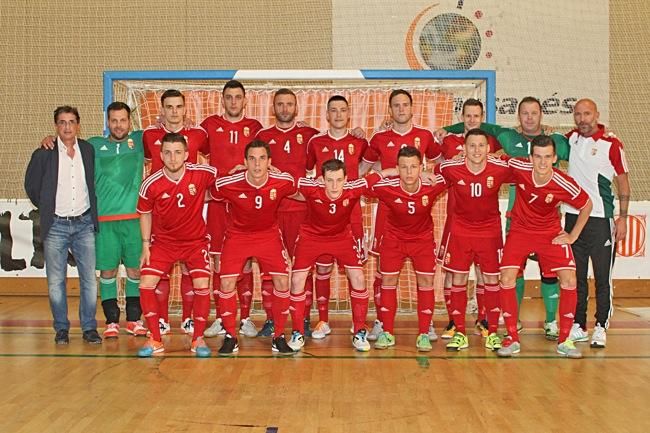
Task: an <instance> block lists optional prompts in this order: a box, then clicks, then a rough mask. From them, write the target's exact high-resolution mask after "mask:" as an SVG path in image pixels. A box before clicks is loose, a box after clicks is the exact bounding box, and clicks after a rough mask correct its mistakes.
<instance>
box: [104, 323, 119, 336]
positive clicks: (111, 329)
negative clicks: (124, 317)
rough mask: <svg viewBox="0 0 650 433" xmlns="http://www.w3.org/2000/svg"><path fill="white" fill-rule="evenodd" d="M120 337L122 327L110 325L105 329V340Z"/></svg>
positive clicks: (115, 324)
mask: <svg viewBox="0 0 650 433" xmlns="http://www.w3.org/2000/svg"><path fill="white" fill-rule="evenodd" d="M119 335H120V325H118V324H117V323H109V324H108V325H106V329H104V338H117V337H118V336H119Z"/></svg>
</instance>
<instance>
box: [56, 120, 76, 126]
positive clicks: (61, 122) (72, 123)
mask: <svg viewBox="0 0 650 433" xmlns="http://www.w3.org/2000/svg"><path fill="white" fill-rule="evenodd" d="M76 124H77V121H76V120H57V121H56V125H57V126H67V125H69V126H75V125H76Z"/></svg>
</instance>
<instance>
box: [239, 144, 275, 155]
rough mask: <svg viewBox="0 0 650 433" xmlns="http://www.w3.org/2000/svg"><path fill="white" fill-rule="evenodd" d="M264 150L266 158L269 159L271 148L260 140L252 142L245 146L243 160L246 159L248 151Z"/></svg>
mask: <svg viewBox="0 0 650 433" xmlns="http://www.w3.org/2000/svg"><path fill="white" fill-rule="evenodd" d="M257 148H264V149H266V156H268V157H269V158H270V157H271V147H270V146H269V144H268V143H267V142H266V141H262V140H253V141H251V142H250V143H248V144H247V145H246V148H245V149H244V158H248V151H249V150H250V149H257Z"/></svg>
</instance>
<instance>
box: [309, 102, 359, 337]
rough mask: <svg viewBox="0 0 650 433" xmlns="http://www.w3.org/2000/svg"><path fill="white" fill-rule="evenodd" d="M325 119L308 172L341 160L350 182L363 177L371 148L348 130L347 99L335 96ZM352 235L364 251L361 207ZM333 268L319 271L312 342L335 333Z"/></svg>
mask: <svg viewBox="0 0 650 433" xmlns="http://www.w3.org/2000/svg"><path fill="white" fill-rule="evenodd" d="M326 118H327V123H328V124H329V129H328V130H327V131H325V132H323V133H320V134H318V135H315V136H313V137H312V139H311V140H309V143H308V145H307V169H308V170H313V169H315V170H316V173H320V172H321V170H322V166H323V164H324V163H325V161H328V160H330V159H338V160H339V161H341V162H343V163H344V164H345V170H346V173H347V176H348V179H349V180H356V179H358V178H359V176H360V174H363V173H365V172H366V171H368V169H369V168H370V164H367V163H363V162H362V158H363V154H364V153H365V152H366V149H367V148H368V141H367V140H366V139H365V138H359V137H356V136H354V135H353V134H352V133H351V132H350V130H349V129H348V123H349V121H350V106H349V104H348V101H347V99H345V97H344V96H341V95H334V96H332V97H330V98H329V100H328V101H327V113H326ZM352 234H353V235H354V238H355V239H356V241H357V244H358V248H359V249H362V244H363V239H364V232H363V225H362V221H361V207H360V206H359V204H357V206H355V208H354V210H353V212H352ZM332 268H333V262H330V263H329V264H328V263H322V264H321V265H319V266H317V267H316V302H317V305H318V318H319V321H318V324H317V325H316V326H315V327H314V330H313V331H312V338H315V339H322V338H325V336H326V335H328V334H329V333H330V332H332V331H331V328H330V326H329V323H328V321H329V312H328V308H329V293H330V291H329V290H330V274H331V272H332Z"/></svg>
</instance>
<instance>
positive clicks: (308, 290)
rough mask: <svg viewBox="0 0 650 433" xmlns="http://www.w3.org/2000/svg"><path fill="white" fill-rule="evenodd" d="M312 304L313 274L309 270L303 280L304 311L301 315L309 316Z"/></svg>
mask: <svg viewBox="0 0 650 433" xmlns="http://www.w3.org/2000/svg"><path fill="white" fill-rule="evenodd" d="M312 305H314V275H313V274H312V273H311V271H309V273H307V281H306V282H305V311H304V312H303V317H307V318H309V316H310V315H311V306H312Z"/></svg>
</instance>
